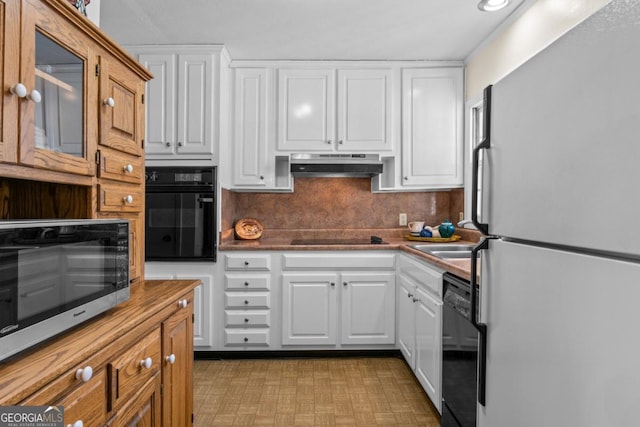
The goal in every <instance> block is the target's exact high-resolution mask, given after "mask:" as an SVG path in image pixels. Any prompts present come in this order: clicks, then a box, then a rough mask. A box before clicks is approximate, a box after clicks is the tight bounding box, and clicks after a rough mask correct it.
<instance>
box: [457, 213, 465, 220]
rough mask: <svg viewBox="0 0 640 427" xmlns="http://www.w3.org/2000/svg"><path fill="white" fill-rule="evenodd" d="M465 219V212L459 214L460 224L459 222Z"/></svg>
mask: <svg viewBox="0 0 640 427" xmlns="http://www.w3.org/2000/svg"><path fill="white" fill-rule="evenodd" d="M463 219H464V212H460V213H459V214H458V222H459V221H462V220H463Z"/></svg>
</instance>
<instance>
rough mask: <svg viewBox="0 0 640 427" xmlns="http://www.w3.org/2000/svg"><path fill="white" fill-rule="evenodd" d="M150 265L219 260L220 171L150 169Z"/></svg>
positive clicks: (147, 231)
mask: <svg viewBox="0 0 640 427" xmlns="http://www.w3.org/2000/svg"><path fill="white" fill-rule="evenodd" d="M145 179H146V204H145V209H146V212H145V254H146V260H147V261H215V260H216V168H215V167H213V166H212V167H173V166H170V167H169V166H159V167H150V166H147V168H146V172H145Z"/></svg>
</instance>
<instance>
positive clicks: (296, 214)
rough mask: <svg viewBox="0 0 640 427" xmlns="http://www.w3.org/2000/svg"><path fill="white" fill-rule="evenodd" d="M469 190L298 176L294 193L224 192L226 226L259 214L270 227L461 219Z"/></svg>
mask: <svg viewBox="0 0 640 427" xmlns="http://www.w3.org/2000/svg"><path fill="white" fill-rule="evenodd" d="M463 204H464V192H463V189H461V188H460V189H453V190H447V191H431V192H398V193H372V192H371V180H370V179H369V178H296V181H295V191H294V192H293V193H246V192H233V191H229V190H223V191H222V222H221V229H222V230H228V229H230V228H233V226H234V224H235V222H236V221H237V220H239V219H241V218H246V217H249V218H256V219H257V220H259V221H260V222H261V223H262V225H263V226H264V228H265V230H266V229H271V230H273V229H283V230H284V229H287V230H289V229H372V228H374V229H375V228H397V227H398V214H399V213H406V214H407V217H408V220H409V221H425V223H426V224H427V225H435V224H439V223H441V222H442V221H444V220H445V219H450V220H451V221H452V222H454V223H455V222H457V221H458V215H459V212H462V210H463Z"/></svg>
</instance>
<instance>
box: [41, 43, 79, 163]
mask: <svg viewBox="0 0 640 427" xmlns="http://www.w3.org/2000/svg"><path fill="white" fill-rule="evenodd" d="M35 75H36V89H37V90H38V91H39V92H40V94H41V98H42V100H41V102H40V103H37V104H36V112H35V115H36V117H35V123H36V125H35V141H36V147H38V148H43V149H46V150H51V151H56V152H61V153H66V154H70V155H73V156H77V157H84V141H83V134H84V133H83V122H84V121H83V110H82V105H83V93H84V91H83V89H84V88H83V84H84V83H83V76H84V62H83V60H82V59H81V58H79V57H78V56H76V55H74V54H73V53H71V52H69V51H68V50H67V49H65V48H64V47H62V46H60V45H58V44H57V43H56V42H54V41H53V40H51V39H50V38H48V37H47V36H45V35H43V34H41V33H39V32H36V70H35Z"/></svg>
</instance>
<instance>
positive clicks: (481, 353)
mask: <svg viewBox="0 0 640 427" xmlns="http://www.w3.org/2000/svg"><path fill="white" fill-rule="evenodd" d="M495 238H496V237H495V236H488V237H484V238H483V239H482V240H481V241H480V243H478V244H477V245H476V246H475V247H474V248H473V249H472V250H471V323H472V324H473V326H474V327H475V328H476V329H477V330H478V334H479V335H480V336H479V340H478V341H479V342H478V403H480V404H481V405H482V406H484V405H485V402H486V388H487V325H486V324H484V323H480V322H478V307H477V306H478V293H479V292H480V289H479V286H478V278H477V274H478V252H479V251H481V250H484V249H489V240H491V239H495ZM476 291H477V292H476Z"/></svg>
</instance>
